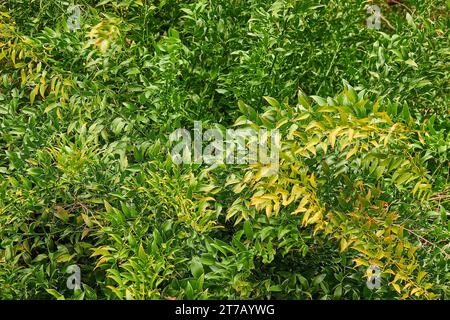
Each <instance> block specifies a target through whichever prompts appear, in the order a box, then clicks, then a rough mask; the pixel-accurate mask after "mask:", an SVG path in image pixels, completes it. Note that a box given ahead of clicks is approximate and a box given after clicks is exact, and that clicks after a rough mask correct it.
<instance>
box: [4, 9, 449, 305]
mask: <svg viewBox="0 0 450 320" xmlns="http://www.w3.org/2000/svg"><path fill="white" fill-rule="evenodd" d="M74 4H78V5H79V6H80V8H81V23H80V28H79V29H75V30H71V28H69V26H68V24H67V21H68V19H70V16H69V13H68V12H70V10H69V6H71V5H74ZM370 4H377V5H378V6H379V7H380V9H381V12H382V21H381V29H380V30H376V29H369V28H367V26H366V24H365V21H366V19H367V17H368V13H367V5H370ZM448 9H449V4H448V2H446V1H444V0H429V1H419V0H408V1H398V2H397V1H389V4H388V2H386V1H355V0H351V1H338V0H276V1H275V0H271V1H268V0H245V1H244V0H212V1H206V0H200V1H188V0H160V1H152V0H135V1H132V0H124V1H113V0H104V1H100V2H99V1H92V0H79V1H75V2H73V1H52V0H39V1H38V0H5V1H2V2H1V3H0V299H30V298H34V299H48V298H53V297H54V298H58V299H64V298H65V299H72V298H77V299H83V298H84V299H175V298H176V299H210V298H216V299H233V298H234V299H236V298H248V299H265V298H272V299H380V298H383V299H400V298H402V299H410V298H420V299H424V298H429V299H436V298H440V299H449V298H450V286H449V283H450V270H449V268H450V266H449V262H448V257H449V254H450V243H449V240H448V239H449V235H450V217H449V216H450V183H449V175H450V171H449V167H450V158H449V152H450V117H449V102H450V101H449V83H450V82H449V74H450V71H449V70H450V68H449V67H450V63H449V62H450V49H449V47H448V44H449V32H448ZM68 10H69V11H68ZM194 121H202V124H203V126H204V127H205V128H219V129H221V130H225V128H229V127H232V128H253V129H255V130H257V129H268V130H271V129H275V128H276V129H278V130H279V132H280V133H281V142H280V144H281V151H280V160H279V170H278V172H277V173H276V174H275V175H268V174H267V171H268V169H267V167H266V166H264V165H263V164H250V165H242V164H234V165H230V164H227V165H225V164H218V165H214V166H207V165H205V164H203V165H200V164H191V165H187V164H185V165H176V164H174V163H173V161H172V160H171V157H170V150H171V147H172V144H171V142H170V141H169V135H170V134H171V133H172V132H173V131H174V130H175V129H178V128H182V127H185V128H189V129H192V128H193V127H194ZM71 265H78V266H79V267H80V268H81V280H82V287H81V289H80V290H75V291H73V290H70V289H69V288H67V287H66V280H67V277H68V276H69V274H68V273H66V271H67V268H68V267H69V266H71ZM369 266H378V267H379V268H380V270H381V277H382V280H381V287H380V288H377V289H374V290H371V289H369V288H368V286H367V284H366V280H367V278H368V274H367V270H368V267H369Z"/></svg>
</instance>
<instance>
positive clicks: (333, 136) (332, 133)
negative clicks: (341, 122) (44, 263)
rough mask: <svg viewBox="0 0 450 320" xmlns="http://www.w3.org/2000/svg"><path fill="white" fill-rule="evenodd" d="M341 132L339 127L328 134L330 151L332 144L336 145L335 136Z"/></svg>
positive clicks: (332, 147)
mask: <svg viewBox="0 0 450 320" xmlns="http://www.w3.org/2000/svg"><path fill="white" fill-rule="evenodd" d="M341 130H342V128H341V127H336V128H334V129H333V130H332V131H331V132H330V135H329V136H328V141H330V145H331V149H334V144H335V143H336V137H337V134H338V133H339V131H341Z"/></svg>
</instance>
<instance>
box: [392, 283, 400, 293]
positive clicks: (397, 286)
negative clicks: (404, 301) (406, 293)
mask: <svg viewBox="0 0 450 320" xmlns="http://www.w3.org/2000/svg"><path fill="white" fill-rule="evenodd" d="M392 286H393V287H394V289H395V291H397V292H398V293H399V294H400V293H401V292H402V291H401V290H400V286H399V285H398V284H396V283H393V284H392Z"/></svg>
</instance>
